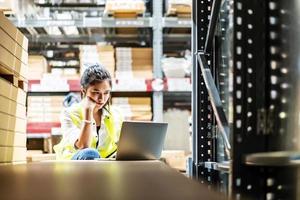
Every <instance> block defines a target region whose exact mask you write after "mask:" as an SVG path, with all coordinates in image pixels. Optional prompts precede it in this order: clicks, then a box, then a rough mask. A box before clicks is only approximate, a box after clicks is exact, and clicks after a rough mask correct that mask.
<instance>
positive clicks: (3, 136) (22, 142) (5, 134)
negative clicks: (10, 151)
mask: <svg viewBox="0 0 300 200" xmlns="http://www.w3.org/2000/svg"><path fill="white" fill-rule="evenodd" d="M26 139H27V136H26V134H24V133H16V132H12V131H7V130H0V146H7V147H26Z"/></svg>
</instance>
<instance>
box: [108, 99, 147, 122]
mask: <svg viewBox="0 0 300 200" xmlns="http://www.w3.org/2000/svg"><path fill="white" fill-rule="evenodd" d="M112 104H113V105H115V106H117V107H118V108H119V109H120V110H121V112H122V114H123V115H124V118H125V120H141V121H150V120H151V119H152V111H151V98H150V97H130V98H124V97H118V98H117V97H116V98H113V99H112Z"/></svg>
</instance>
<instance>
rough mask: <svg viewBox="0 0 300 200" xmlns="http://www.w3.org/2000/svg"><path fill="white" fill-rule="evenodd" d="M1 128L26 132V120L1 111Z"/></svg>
mask: <svg viewBox="0 0 300 200" xmlns="http://www.w3.org/2000/svg"><path fill="white" fill-rule="evenodd" d="M0 121H1V123H0V129H3V130H9V131H13V132H19V133H26V120H25V119H21V118H17V117H13V116H11V115H8V114H5V113H0Z"/></svg>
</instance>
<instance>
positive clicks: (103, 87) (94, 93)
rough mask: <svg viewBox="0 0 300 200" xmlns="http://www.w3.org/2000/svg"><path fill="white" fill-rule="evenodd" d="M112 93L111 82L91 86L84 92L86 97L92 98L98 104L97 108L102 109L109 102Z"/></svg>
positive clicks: (105, 81)
mask: <svg viewBox="0 0 300 200" xmlns="http://www.w3.org/2000/svg"><path fill="white" fill-rule="evenodd" d="M110 91H111V86H110V84H109V81H107V80H104V81H101V82H97V83H95V84H94V85H90V86H89V87H88V88H87V90H86V91H84V92H85V95H86V96H88V97H90V98H91V99H92V100H93V101H94V102H95V103H96V108H97V109H101V108H103V106H104V105H105V104H106V103H107V101H108V100H109V97H110Z"/></svg>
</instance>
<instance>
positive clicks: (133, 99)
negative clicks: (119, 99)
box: [128, 97, 151, 106]
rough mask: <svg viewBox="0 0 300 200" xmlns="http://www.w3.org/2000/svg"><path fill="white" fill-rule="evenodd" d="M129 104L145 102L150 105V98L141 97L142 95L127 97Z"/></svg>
mask: <svg viewBox="0 0 300 200" xmlns="http://www.w3.org/2000/svg"><path fill="white" fill-rule="evenodd" d="M128 103H129V104H146V105H149V106H151V98H148V97H146V98H143V97H130V98H128Z"/></svg>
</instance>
